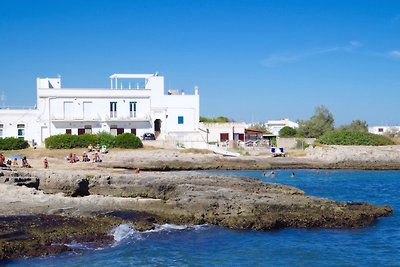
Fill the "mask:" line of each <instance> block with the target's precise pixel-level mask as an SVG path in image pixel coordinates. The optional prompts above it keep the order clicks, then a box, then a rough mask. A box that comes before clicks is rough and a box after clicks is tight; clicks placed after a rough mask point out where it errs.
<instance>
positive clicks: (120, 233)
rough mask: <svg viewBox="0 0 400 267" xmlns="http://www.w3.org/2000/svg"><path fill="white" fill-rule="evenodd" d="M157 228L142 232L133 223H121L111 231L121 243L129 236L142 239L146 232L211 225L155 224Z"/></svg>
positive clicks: (197, 228) (201, 227) (116, 240)
mask: <svg viewBox="0 0 400 267" xmlns="http://www.w3.org/2000/svg"><path fill="white" fill-rule="evenodd" d="M154 226H155V228H154V229H152V230H147V231H144V232H140V231H138V230H136V229H135V226H133V225H132V224H121V225H119V226H117V227H116V228H114V229H113V230H111V231H110V234H111V235H112V236H113V237H114V240H115V242H116V243H120V242H121V241H123V240H126V239H128V238H130V239H136V240H140V239H143V238H144V236H143V235H144V234H148V233H158V232H173V231H182V230H194V231H197V230H201V229H203V228H205V227H209V225H207V224H202V225H177V224H155V225H154Z"/></svg>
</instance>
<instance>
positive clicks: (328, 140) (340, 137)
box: [317, 130, 394, 146]
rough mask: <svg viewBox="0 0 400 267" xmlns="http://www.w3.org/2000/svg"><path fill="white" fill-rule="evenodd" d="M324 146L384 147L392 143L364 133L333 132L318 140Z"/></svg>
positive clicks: (379, 136)
mask: <svg viewBox="0 0 400 267" xmlns="http://www.w3.org/2000/svg"><path fill="white" fill-rule="evenodd" d="M317 142H318V143H320V144H326V145H356V146H385V145H393V144H394V142H393V141H392V140H391V139H389V138H387V137H386V136H382V135H376V134H372V133H366V132H352V131H343V130H342V131H340V130H335V131H332V132H328V133H325V134H324V135H322V136H321V137H320V138H319V139H318V140H317Z"/></svg>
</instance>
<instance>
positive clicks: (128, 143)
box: [114, 133, 143, 148]
mask: <svg viewBox="0 0 400 267" xmlns="http://www.w3.org/2000/svg"><path fill="white" fill-rule="evenodd" d="M114 141H115V142H114V145H115V147H120V148H139V147H143V144H142V141H141V140H140V138H139V137H137V136H136V135H133V134H130V133H124V134H120V135H117V136H116V137H115V139H114Z"/></svg>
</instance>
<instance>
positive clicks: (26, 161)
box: [22, 157, 32, 168]
mask: <svg viewBox="0 0 400 267" xmlns="http://www.w3.org/2000/svg"><path fill="white" fill-rule="evenodd" d="M22 168H32V167H31V165H29V163H28V160H27V159H26V157H23V158H22Z"/></svg>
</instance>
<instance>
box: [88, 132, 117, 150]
mask: <svg viewBox="0 0 400 267" xmlns="http://www.w3.org/2000/svg"><path fill="white" fill-rule="evenodd" d="M96 137H97V142H96V144H99V145H100V146H104V145H105V146H107V147H108V148H112V147H114V139H115V137H114V136H113V135H112V134H110V133H107V132H106V131H102V132H98V133H97V134H96ZM96 144H93V145H94V146H95V145H96Z"/></svg>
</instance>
